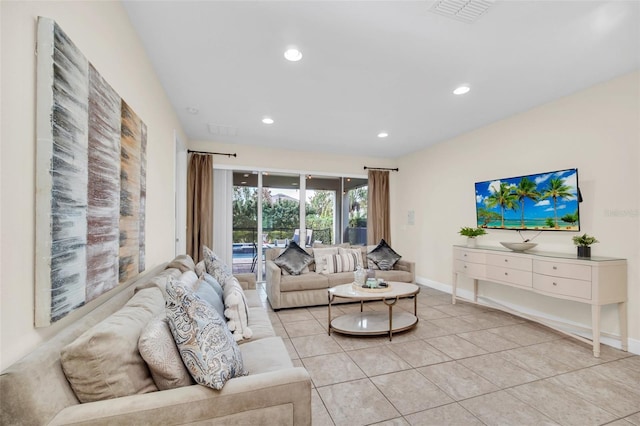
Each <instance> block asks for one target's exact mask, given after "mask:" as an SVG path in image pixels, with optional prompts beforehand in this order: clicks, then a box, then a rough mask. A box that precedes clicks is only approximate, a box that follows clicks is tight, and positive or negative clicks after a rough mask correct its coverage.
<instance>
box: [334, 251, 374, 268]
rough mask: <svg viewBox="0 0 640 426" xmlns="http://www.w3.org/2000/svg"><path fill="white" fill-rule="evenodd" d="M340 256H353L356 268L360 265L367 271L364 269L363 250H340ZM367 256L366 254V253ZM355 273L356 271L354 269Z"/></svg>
mask: <svg viewBox="0 0 640 426" xmlns="http://www.w3.org/2000/svg"><path fill="white" fill-rule="evenodd" d="M338 254H341V255H342V254H344V255H348V256H352V257H353V258H354V259H355V262H356V266H358V265H360V267H361V268H363V269H367V268H365V267H364V262H363V260H362V250H361V249H359V248H358V249H346V248H342V247H340V248H338ZM365 254H366V252H365ZM354 271H355V269H354Z"/></svg>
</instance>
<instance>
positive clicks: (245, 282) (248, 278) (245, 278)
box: [233, 272, 256, 290]
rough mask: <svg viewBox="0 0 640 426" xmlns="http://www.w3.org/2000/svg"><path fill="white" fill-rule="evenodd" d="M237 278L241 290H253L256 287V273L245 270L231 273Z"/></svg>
mask: <svg viewBox="0 0 640 426" xmlns="http://www.w3.org/2000/svg"><path fill="white" fill-rule="evenodd" d="M233 276H234V277H236V278H237V279H238V282H239V283H240V286H241V287H242V289H243V290H255V289H256V275H255V274H254V273H253V272H247V273H243V274H233Z"/></svg>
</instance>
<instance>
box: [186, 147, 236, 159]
mask: <svg viewBox="0 0 640 426" xmlns="http://www.w3.org/2000/svg"><path fill="white" fill-rule="evenodd" d="M187 153H189V154H208V155H226V156H227V157H237V156H238V154H236V153H235V152H234V153H233V154H229V153H227V152H206V151H192V150H190V149H188V150H187Z"/></svg>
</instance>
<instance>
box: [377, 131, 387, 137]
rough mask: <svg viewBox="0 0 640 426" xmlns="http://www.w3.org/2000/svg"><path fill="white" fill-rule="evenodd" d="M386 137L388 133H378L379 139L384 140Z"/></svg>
mask: <svg viewBox="0 0 640 426" xmlns="http://www.w3.org/2000/svg"><path fill="white" fill-rule="evenodd" d="M387 136H389V133H387V132H380V133H378V137H379V138H386V137H387Z"/></svg>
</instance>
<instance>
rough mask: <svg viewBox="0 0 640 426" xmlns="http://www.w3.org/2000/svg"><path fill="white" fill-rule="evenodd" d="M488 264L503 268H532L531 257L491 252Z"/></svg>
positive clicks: (527, 269) (523, 269)
mask: <svg viewBox="0 0 640 426" xmlns="http://www.w3.org/2000/svg"><path fill="white" fill-rule="evenodd" d="M487 264H488V265H494V266H500V267H503V268H510V269H519V270H521V271H531V270H532V263H531V259H530V258H526V257H517V256H509V255H508V254H506V255H504V254H489V255H487Z"/></svg>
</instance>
